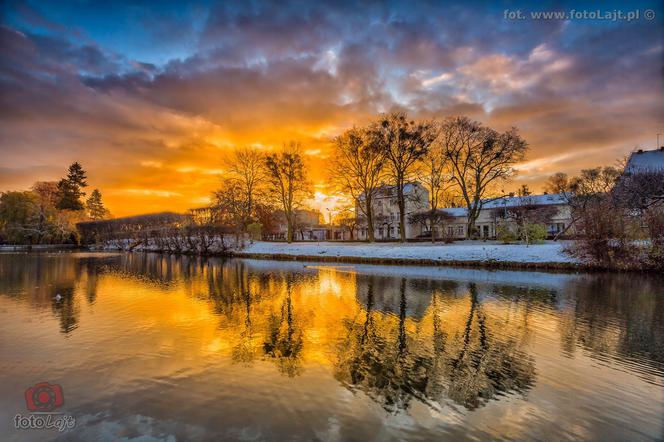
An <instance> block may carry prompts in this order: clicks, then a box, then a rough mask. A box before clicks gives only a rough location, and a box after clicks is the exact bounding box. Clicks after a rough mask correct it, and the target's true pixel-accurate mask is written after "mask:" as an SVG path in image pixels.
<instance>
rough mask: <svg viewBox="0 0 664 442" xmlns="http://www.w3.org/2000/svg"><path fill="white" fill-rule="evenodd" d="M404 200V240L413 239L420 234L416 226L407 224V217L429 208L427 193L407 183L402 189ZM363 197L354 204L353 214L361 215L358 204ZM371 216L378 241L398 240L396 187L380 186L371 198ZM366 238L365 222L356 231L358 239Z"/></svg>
mask: <svg viewBox="0 0 664 442" xmlns="http://www.w3.org/2000/svg"><path fill="white" fill-rule="evenodd" d="M403 192H404V197H405V199H406V201H405V206H406V226H405V228H406V238H415V237H416V236H417V235H419V234H420V233H421V231H420V229H419V227H418V226H416V225H412V224H410V223H409V222H408V217H409V216H410V215H411V214H413V213H415V212H419V211H421V210H426V209H428V208H429V191H427V189H425V188H424V186H422V184H420V183H417V182H412V183H407V184H406V185H405V186H404V189H403ZM362 200H363V197H362V196H360V199H359V201H358V202H357V203H356V205H357V207H356V209H355V213H358V214H360V213H362V210H361V208H360V202H361V201H362ZM372 208H373V215H374V237H375V238H376V239H378V240H380V239H388V240H389V239H398V238H399V237H400V229H401V225H400V222H399V204H398V202H397V188H396V186H381V187H380V189H378V191H377V192H376V195H374V197H373V203H372ZM368 237H369V236H368V228H367V224H366V221H365V222H364V223H363V224H362V225H360V227H359V229H358V239H360V240H365V239H367V238H368Z"/></svg>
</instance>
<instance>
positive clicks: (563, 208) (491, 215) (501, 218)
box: [423, 194, 573, 239]
mask: <svg viewBox="0 0 664 442" xmlns="http://www.w3.org/2000/svg"><path fill="white" fill-rule="evenodd" d="M568 197H569V196H568V195H564V194H543V195H528V196H505V197H501V198H495V199H490V200H485V201H484V202H483V203H482V208H481V210H480V213H479V216H478V217H477V220H476V221H475V227H476V228H477V232H478V236H479V237H480V238H483V239H490V238H495V237H496V236H497V233H498V227H499V226H501V225H507V226H510V227H512V228H515V227H516V217H515V212H516V211H517V210H519V209H525V208H530V209H533V210H536V209H539V208H547V209H548V210H547V215H548V216H547V221H546V227H547V233H548V235H549V236H551V237H554V236H556V235H558V234H560V233H562V232H565V230H566V229H567V232H565V233H566V234H571V233H573V232H572V230H571V229H570V228H569V227H570V225H571V224H572V211H571V208H570V206H569V204H568ZM439 210H440V211H442V212H443V213H444V214H446V215H448V216H449V219H448V220H447V221H444V222H443V223H441V225H440V226H435V227H434V234H435V236H436V237H438V238H442V237H449V238H454V239H465V238H468V237H470V232H468V219H467V216H468V209H466V208H465V207H454V208H445V209H439ZM427 234H429V235H430V232H428V231H427V232H423V235H427Z"/></svg>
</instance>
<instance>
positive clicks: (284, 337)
mask: <svg viewBox="0 0 664 442" xmlns="http://www.w3.org/2000/svg"><path fill="white" fill-rule="evenodd" d="M292 291H293V281H292V279H291V278H290V277H286V298H285V299H284V301H283V303H282V305H281V311H280V313H279V314H274V313H273V312H271V313H270V315H269V317H268V325H267V335H266V338H265V342H264V343H263V351H264V352H265V354H266V355H268V356H270V357H272V358H275V359H276V360H277V361H278V365H279V370H280V371H281V372H282V373H284V374H286V375H288V376H289V377H293V376H296V375H298V374H299V373H300V370H301V362H302V361H301V358H300V356H301V352H302V347H303V344H304V340H303V337H302V330H301V327H299V326H298V325H297V322H296V320H295V317H294V314H293V300H292Z"/></svg>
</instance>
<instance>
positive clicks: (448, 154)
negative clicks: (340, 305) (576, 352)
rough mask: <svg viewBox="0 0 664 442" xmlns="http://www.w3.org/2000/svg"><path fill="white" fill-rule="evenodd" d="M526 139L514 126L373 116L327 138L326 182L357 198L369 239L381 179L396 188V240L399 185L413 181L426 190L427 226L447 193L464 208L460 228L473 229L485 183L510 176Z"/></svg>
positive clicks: (402, 210)
mask: <svg viewBox="0 0 664 442" xmlns="http://www.w3.org/2000/svg"><path fill="white" fill-rule="evenodd" d="M527 149H528V145H527V143H526V142H525V141H524V140H523V139H522V138H521V137H520V136H519V134H518V131H517V130H516V128H512V129H510V130H508V131H506V132H503V133H500V132H498V131H497V130H495V129H492V128H489V127H485V126H483V125H482V124H481V123H479V122H477V121H472V120H470V119H469V118H466V117H452V118H448V119H445V120H442V121H437V120H431V121H413V120H410V119H408V117H407V115H406V114H405V113H403V112H393V113H390V114H384V115H381V116H379V117H378V118H377V119H376V120H374V121H373V122H371V123H370V124H368V125H367V126H364V127H354V128H352V129H349V130H347V131H346V132H344V133H343V134H342V135H340V136H339V137H337V138H336V139H335V140H334V151H333V154H332V159H331V167H330V179H331V182H332V183H333V184H334V185H335V187H336V188H337V189H338V190H339V191H340V192H342V193H343V194H345V195H348V196H350V197H351V198H352V199H353V200H354V201H358V209H359V212H360V213H356V216H362V217H363V218H364V219H365V220H366V224H367V228H368V229H367V230H368V239H369V241H374V222H375V215H374V213H373V202H374V198H375V197H376V196H377V194H378V192H380V190H381V187H382V186H383V185H384V184H385V183H388V184H389V185H392V186H394V188H395V189H396V197H397V205H398V208H399V222H400V225H401V226H402V228H401V229H400V239H401V241H402V242H405V241H406V231H405V229H404V228H403V226H405V225H406V216H407V213H406V196H405V192H404V189H405V186H406V184H407V183H408V182H409V181H412V180H415V179H418V180H420V181H421V182H423V183H424V185H425V186H426V187H427V189H428V191H429V206H430V213H429V214H428V215H427V216H428V217H429V225H430V230H431V231H432V234H433V228H432V227H433V225H434V224H435V223H436V222H438V221H440V220H439V218H440V214H439V213H438V211H437V209H438V207H439V206H440V203H441V200H442V198H443V195H444V193H445V192H447V191H454V192H455V193H457V194H458V195H460V196H461V198H462V200H463V202H464V204H465V206H466V207H467V208H468V215H467V216H468V231H469V232H471V234H472V233H474V232H475V230H476V229H475V221H476V220H477V218H478V216H479V214H480V210H481V209H482V201H483V199H484V198H485V197H486V196H487V194H488V193H489V192H490V191H491V188H492V186H493V185H495V184H496V183H497V182H498V181H500V180H505V179H507V178H509V177H511V176H512V175H513V174H514V167H513V166H514V165H515V164H516V163H517V162H519V161H521V160H523V158H524V157H525V154H526V151H527Z"/></svg>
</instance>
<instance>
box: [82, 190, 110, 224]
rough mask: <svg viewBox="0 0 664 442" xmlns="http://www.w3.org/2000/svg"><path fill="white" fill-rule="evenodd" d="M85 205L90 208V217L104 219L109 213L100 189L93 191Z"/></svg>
mask: <svg viewBox="0 0 664 442" xmlns="http://www.w3.org/2000/svg"><path fill="white" fill-rule="evenodd" d="M85 206H86V208H87V209H88V215H89V216H90V219H94V220H98V219H104V218H107V217H108V215H109V213H108V209H106V207H104V203H103V202H102V201H101V192H99V190H98V189H95V190H93V191H92V193H91V194H90V197H89V198H88V199H87V200H86V201H85Z"/></svg>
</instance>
